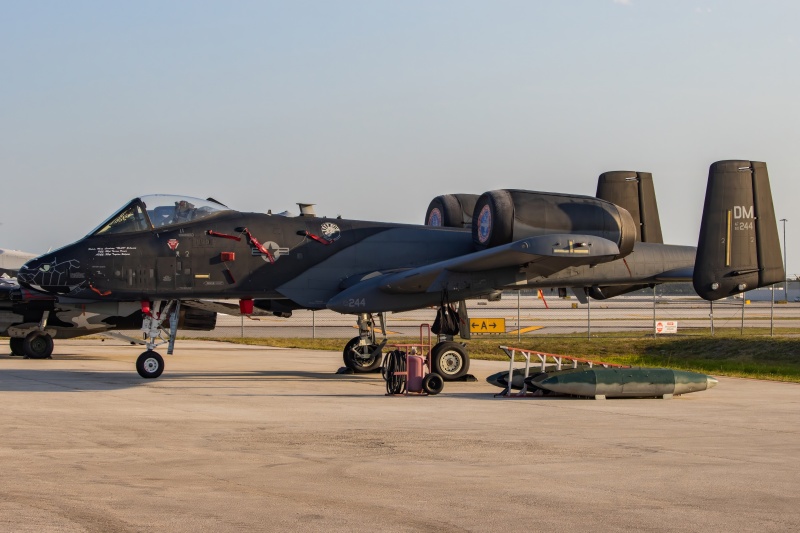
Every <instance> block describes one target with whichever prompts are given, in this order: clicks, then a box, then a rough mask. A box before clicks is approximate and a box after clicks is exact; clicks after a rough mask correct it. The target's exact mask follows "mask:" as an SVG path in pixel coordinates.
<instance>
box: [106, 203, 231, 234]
mask: <svg viewBox="0 0 800 533" xmlns="http://www.w3.org/2000/svg"><path fill="white" fill-rule="evenodd" d="M228 210H229V209H228V208H227V207H226V206H224V205H222V204H221V203H219V202H217V201H216V200H212V199H208V200H201V199H200V198H189V197H186V196H173V195H166V194H154V195H150V196H142V197H141V198H136V199H135V200H133V201H132V202H130V203H129V204H128V205H127V206H125V207H123V208H122V209H121V210H120V211H118V212H117V213H116V214H114V215H111V217H110V218H108V219H107V220H106V221H105V222H103V223H102V224H100V225H99V226H98V227H97V228H95V229H94V230H93V231H92V232H91V233H90V235H108V234H112V233H130V232H134V231H145V230H151V229H154V228H163V227H166V226H171V225H173V224H181V223H183V222H189V221H193V220H200V219H203V218H206V217H209V216H211V215H212V214H214V213H218V212H220V211H228Z"/></svg>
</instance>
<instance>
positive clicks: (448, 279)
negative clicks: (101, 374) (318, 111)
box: [18, 161, 784, 379]
mask: <svg viewBox="0 0 800 533" xmlns="http://www.w3.org/2000/svg"><path fill="white" fill-rule="evenodd" d="M603 183H604V182H603V178H602V177H601V186H602V187H604V188H603V191H604V192H603V191H601V190H600V189H601V187H598V192H599V193H601V194H600V195H601V196H602V195H607V196H609V197H613V198H618V199H619V201H620V203H627V204H629V205H628V209H626V208H625V207H621V206H619V205H617V204H615V203H613V202H611V201H608V200H605V199H602V198H594V197H588V196H578V195H564V194H552V193H540V192H533V191H524V190H496V191H489V192H487V193H484V194H482V195H480V197H478V198H476V199H475V206H474V210H473V212H472V213H473V214H472V217H471V218H470V220H469V226H471V227H470V228H465V227H464V226H465V224H466V221H465V218H466V217H464V216H461V215H462V214H463V212H464V209H463V206H461V205H459V206H457V207H456V208H457V209H460V210H461V213H459V216H460V222H459V216H453V217H450V218H451V220H453V221H454V222H453V224H452V225H453V226H457V227H446V226H443V225H442V226H434V225H426V226H420V225H410V224H393V223H384V222H365V221H356V220H344V219H340V218H336V219H330V218H319V217H316V216H314V215H313V214H311V213H309V212H308V211H306V212H304V213H302V214H301V215H300V216H297V217H285V216H279V215H271V214H269V213H268V214H261V213H241V212H238V211H234V210H232V209H229V208H228V207H226V206H224V205H222V204H220V203H219V202H216V201H215V200H212V199H209V200H201V199H196V198H185V197H176V196H163V195H162V196H159V195H155V196H143V197H140V198H136V199H134V200H132V201H131V202H129V203H128V204H126V205H125V206H123V207H122V208H121V209H120V210H119V211H117V212H116V213H114V214H113V215H112V216H111V217H109V218H108V219H107V220H106V221H104V222H103V223H102V224H100V225H99V226H98V227H97V228H96V229H94V230H92V231H91V232H90V233H89V234H88V235H87V236H86V237H85V238H83V239H81V240H80V241H78V242H76V243H73V244H71V245H68V246H65V247H63V248H61V249H59V250H56V251H53V252H50V253H48V254H45V255H43V256H41V257H38V258H36V259H34V260H32V261H29V262H28V263H27V264H25V265H24V266H23V267H22V268H21V269H20V272H19V274H18V280H19V282H20V284H21V285H22V286H23V287H24V288H26V289H30V290H35V291H37V292H41V293H46V294H51V295H54V296H55V297H56V298H57V299H58V301H59V302H61V301H64V302H72V303H76V304H81V302H98V301H99V302H118V303H131V302H135V303H137V305H139V306H140V312H141V313H142V315H143V325H142V329H143V330H144V331H145V332H146V336H147V339H148V340H147V350H146V351H145V352H144V353H142V354H141V355H140V356H139V358H138V359H137V363H136V367H137V371H138V372H139V374H140V375H141V376H142V377H145V378H155V377H158V376H159V375H161V373H162V372H163V369H164V361H163V358H162V357H161V355H160V354H158V353H157V352H156V351H154V349H155V348H156V347H157V346H158V345H161V344H165V343H166V344H168V350H167V353H168V354H169V353H172V351H173V347H174V342H175V337H176V334H177V330H178V327H179V316H180V310H181V308H182V305H185V302H186V301H187V300H205V299H216V298H232V299H238V300H239V304H240V310H241V312H242V313H244V314H249V313H251V312H253V310H254V308H256V307H257V308H260V309H262V310H265V311H269V312H272V313H274V314H277V315H280V316H287V315H288V314H289V313H291V311H292V310H294V309H326V308H327V309H332V310H334V311H337V312H340V313H346V314H353V315H355V316H356V317H357V322H358V325H359V336H358V337H356V338H354V339H353V340H351V341H350V342H349V343H348V344H347V346H345V350H344V353H343V356H344V359H345V362H346V364H348V366H350V367H351V368H354V369H356V370H358V371H368V370H372V369H374V368H376V367H378V366H380V364H381V349H382V347H383V345H384V344H385V342H386V340H385V338H384V340H383V341H382V342H381V343H380V344H379V343H378V342H377V339H376V335H375V320H374V318H375V315H377V316H378V319H379V322H380V324H381V325H383V320H382V316H383V313H385V312H388V311H393V312H398V311H404V310H411V309H418V308H424V307H428V306H438V305H440V303H441V301H442V297H443V293H444V292H445V291H446V292H447V293H448V294H449V296H450V297H451V299H452V300H467V299H470V298H478V297H484V296H486V295H489V294H492V293H495V292H496V291H501V290H505V289H520V288H541V287H559V288H565V287H571V288H576V287H577V288H581V289H583V290H585V291H586V292H587V293H588V294H589V295H590V296H592V297H594V298H607V297H611V296H614V295H618V294H623V293H625V292H628V291H631V290H635V289H638V288H641V287H644V286H648V285H651V284H655V283H663V282H670V281H685V280H688V279H693V281H694V286H695V289H696V290H697V292H698V293H699V294H700V295H701V296H702V297H704V298H706V299H709V300H713V299H718V298H722V297H725V296H728V295H731V294H734V293H737V292H742V291H744V290H749V289H753V288H756V287H760V286H764V285H769V284H772V283H775V282H777V281H781V280H782V279H783V277H784V273H783V265H782V261H781V257H780V249H779V247H778V245H777V244H778V238H777V226H776V222H775V215H774V211H773V207H772V197H771V193H770V189H769V178H768V176H767V169H766V165H765V164H764V163H759V162H751V161H721V162H717V163H714V164H713V165H712V166H711V169H710V171H709V182H708V188H707V192H706V202H705V208H704V212H703V222H702V226H701V231H700V241H699V249H695V248H693V247H688V246H673V245H666V244H662V243H660V242H653V241H658V240H659V238H660V228H659V230H658V231H656V230H655V225H654V224H653V220H655V221H656V222H657V220H658V215H657V212H656V213H655V218H653V213H652V208H653V207H654V201H655V199H654V196H653V199H652V205H651V202H650V201H649V200H648V186H652V184H651V183H650V184H649V185H648V180H647V179H646V176H644V175H640V174H637V173H621V174H619V173H612V174H611V175H609V176H607V179H606V180H605V184H603ZM631 184H635V187H633V188H631ZM631 191H635V193H632V192H631ZM439 199H441V197H440V198H439ZM643 199H644V201H643ZM436 201H437V199H434V202H436ZM648 210H649V211H648ZM429 211H431V209H429ZM632 212H633V213H635V214H636V218H635V219H634V216H633V215H632ZM437 216H438V219H437ZM437 216H434V217H433V218H430V219H429V220H428V221H429V222H431V223H434V222H436V220H439V221H442V222H444V221H445V220H446V219H447V218H448V217H446V216H445V213H444V212H442V211H441V210H440V213H439V215H437ZM656 233H658V234H659V235H656ZM643 237H644V239H643ZM647 240H650V241H651V242H647ZM695 255H697V261H695ZM384 337H385V333H384ZM432 355H433V365H434V370H435V371H436V372H437V373H439V374H440V375H442V376H443V377H444V378H445V379H457V378H458V377H460V376H462V375H463V374H464V373H466V371H467V370H468V367H469V358H468V356H467V354H466V352H465V351H464V350H463V349H462V348H461V346H460V345H459V344H458V343H455V342H450V341H443V342H440V343H439V344H437V345H436V346H435V347H434V349H433V353H432Z"/></svg>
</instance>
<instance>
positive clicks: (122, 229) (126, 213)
mask: <svg viewBox="0 0 800 533" xmlns="http://www.w3.org/2000/svg"><path fill="white" fill-rule="evenodd" d="M147 229H150V223H149V222H148V221H147V217H146V216H145V214H144V211H143V210H142V206H141V205H139V203H132V204H130V205H128V207H126V208H124V209H123V210H122V211H120V212H119V213H117V214H116V215H114V216H112V217H111V218H110V219H109V220H108V221H106V222H105V223H104V224H102V225H101V226H100V227H99V228H98V229H97V230H96V231H95V232H94V235H111V234H115V233H132V232H134V231H144V230H147Z"/></svg>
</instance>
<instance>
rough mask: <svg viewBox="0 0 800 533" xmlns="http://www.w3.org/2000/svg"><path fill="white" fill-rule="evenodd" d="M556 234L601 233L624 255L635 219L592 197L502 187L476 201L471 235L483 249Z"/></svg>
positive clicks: (630, 245) (633, 238) (630, 247)
mask: <svg viewBox="0 0 800 533" xmlns="http://www.w3.org/2000/svg"><path fill="white" fill-rule="evenodd" d="M551 233H575V234H580V235H595V236H597V237H602V238H604V239H608V240H610V241H612V242H615V243H616V244H617V246H618V247H619V251H620V257H624V256H626V255H628V254H629V253H631V251H632V250H633V243H634V242H635V241H636V224H635V223H634V221H633V217H631V214H630V213H628V211H626V210H625V209H623V208H621V207H619V206H616V205H614V204H612V203H611V202H607V201H605V200H601V199H599V198H593V197H591V196H579V195H568V194H554V193H546V192H534V191H525V190H515V189H500V190H496V191H489V192H485V193H483V194H482V195H481V196H480V198H478V201H477V202H476V203H475V212H474V216H473V224H472V240H473V242H474V243H475V246H476V247H477V248H478V249H485V248H491V247H493V246H499V245H502V244H507V243H510V242H514V241H517V240H519V239H524V238H526V237H535V236H539V235H547V234H551Z"/></svg>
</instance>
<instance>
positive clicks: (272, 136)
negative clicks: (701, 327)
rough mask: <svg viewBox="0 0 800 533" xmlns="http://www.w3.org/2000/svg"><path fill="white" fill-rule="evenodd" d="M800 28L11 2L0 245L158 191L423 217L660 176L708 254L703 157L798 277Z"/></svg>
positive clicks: (665, 200)
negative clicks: (441, 201) (754, 203)
mask: <svg viewBox="0 0 800 533" xmlns="http://www.w3.org/2000/svg"><path fill="white" fill-rule="evenodd" d="M798 20H800V2H796V1H790V0H786V1H777V0H775V1H770V0H763V1H744V0H726V1H722V0H720V1H711V0H694V1H683V0H670V1H667V0H663V1H645V0H591V1H590V0H584V1H579V0H574V1H568V0H564V1H533V0H529V1H504V0H492V1H489V0H487V1H475V0H458V1H456V0H441V1H436V0H424V1H416V0H402V1H401V0H397V1H381V0H363V1H345V0H340V1H333V0H320V1H306V0H292V1H285V2H270V1H254V2H248V1H235V2H230V1H219V2H217V1H207V0H205V1H204V0H196V1H166V0H158V1H146V0H145V1H137V2H122V1H80V0H71V1H70V2H62V1H37V2H23V1H10V0H0V180H1V181H0V184H1V185H2V188H0V195H1V196H0V198H2V200H3V201H2V202H0V248H11V249H19V250H25V251H30V252H36V253H40V252H45V251H47V250H48V249H50V248H56V247H59V246H61V245H64V244H67V243H69V242H73V241H75V240H77V239H79V238H81V237H82V236H83V235H85V234H86V233H87V232H88V231H90V230H91V229H93V228H94V227H95V226H96V225H97V224H99V223H100V222H101V221H102V220H103V219H105V218H106V217H107V216H108V215H110V214H111V213H112V212H114V211H115V210H116V209H118V208H119V207H121V206H122V205H123V204H124V203H126V202H127V201H128V200H129V199H131V198H134V197H137V196H141V195H145V194H154V193H167V194H183V195H188V196H195V197H201V198H207V197H209V196H211V197H214V198H216V199H218V200H220V201H222V202H223V203H225V204H227V205H228V206H230V207H232V208H235V209H239V210H242V211H253V212H266V211H267V210H268V209H272V210H273V211H274V212H279V211H283V210H290V211H294V212H296V211H297V207H296V203H297V202H306V203H315V204H317V207H316V210H317V213H318V214H320V215H327V216H337V215H341V216H343V217H344V218H351V219H361V220H381V221H390V222H407V223H422V222H423V219H424V215H425V210H426V208H427V206H428V203H429V202H430V200H431V199H432V198H434V197H435V196H437V195H440V194H447V193H465V192H466V193H475V194H480V193H482V192H485V191H487V190H493V189H501V188H521V189H530V190H539V191H550V192H562V193H574V194H587V195H593V194H594V193H595V189H596V184H597V176H598V175H599V174H600V173H602V172H605V171H609V170H636V171H645V172H652V173H653V177H654V180H655V186H656V194H657V198H658V203H659V210H660V214H661V223H662V227H663V233H664V237H665V242H668V243H673V244H687V245H696V242H697V235H698V231H699V225H700V217H701V212H702V206H703V198H704V194H705V186H706V180H707V177H708V167H709V165H710V164H711V163H713V162H714V161H718V160H722V159H744V160H748V159H749V160H756V161H766V162H767V165H768V169H769V172H770V178H771V182H772V191H773V196H774V201H775V209H776V214H777V218H778V219H781V218H786V219H788V221H787V222H786V235H787V243H786V247H787V262H788V269H787V270H788V273H789V274H790V275H794V274H798V273H800V247H798V246H797V244H798V243H800V239H798V236H800V216H798V215H797V214H796V213H794V212H793V210H795V209H797V206H798V198H799V197H800V194H799V193H800V179H798V177H800V173H799V172H798V171H800V161H798V160H795V154H796V153H797V152H798V151H799V150H800V26H798V25H797V21H798ZM778 224H779V231H781V232H782V229H783V226H782V223H781V222H779V223H778ZM793 254H794V257H796V258H797V260H793V257H792V255H793Z"/></svg>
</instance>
